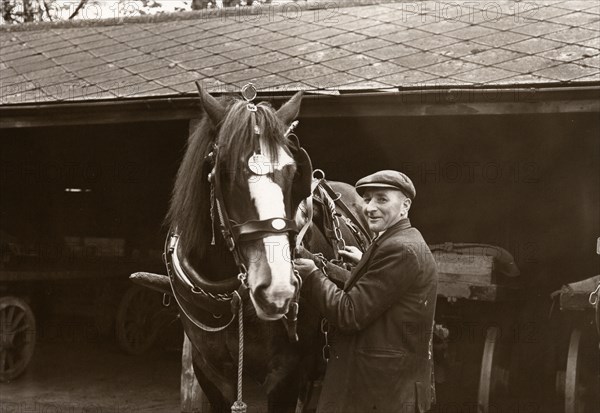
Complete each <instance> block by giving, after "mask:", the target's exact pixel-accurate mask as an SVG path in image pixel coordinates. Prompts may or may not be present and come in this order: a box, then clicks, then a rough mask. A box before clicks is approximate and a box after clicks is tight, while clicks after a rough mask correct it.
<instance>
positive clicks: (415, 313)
mask: <svg viewBox="0 0 600 413" xmlns="http://www.w3.org/2000/svg"><path fill="white" fill-rule="evenodd" d="M348 275H349V277H348V279H347V281H346V283H345V285H344V289H340V288H338V287H337V286H336V285H335V284H334V283H333V282H332V281H330V280H329V279H328V278H326V277H325V275H324V274H323V273H322V272H321V271H320V270H318V271H315V272H313V273H312V274H310V275H309V276H308V277H306V279H305V280H304V287H303V295H304V296H305V297H306V298H307V299H308V300H309V302H310V303H312V304H313V305H316V306H317V307H318V308H319V310H320V312H321V314H323V315H324V316H325V317H326V318H327V319H328V320H329V323H330V324H333V325H334V326H335V327H336V334H335V335H334V336H333V337H332V341H333V344H332V347H331V356H330V359H329V363H328V365H327V372H326V374H325V380H324V383H323V389H322V392H321V396H320V399H319V405H318V412H319V413H333V412H339V413H352V412H356V413H358V412H360V413H364V412H378V413H383V412H385V413H387V412H402V413H404V412H406V413H408V412H410V413H412V412H425V411H427V410H429V408H430V407H431V401H432V397H433V388H432V386H433V383H432V368H433V359H432V354H431V351H432V350H431V337H432V329H433V316H434V312H435V302H436V290H437V269H436V264H435V261H434V259H433V256H432V255H431V252H430V251H429V248H428V247H427V244H426V243H425V241H424V240H423V237H422V236H421V233H420V232H419V231H418V230H417V229H415V228H412V227H411V225H410V222H409V220H408V219H403V220H401V221H399V222H398V223H396V224H395V225H393V226H392V227H390V228H388V229H387V231H385V232H384V233H383V234H382V235H381V236H380V237H379V238H378V239H377V240H375V241H374V242H373V244H372V245H371V246H370V247H369V249H368V250H367V251H366V252H365V254H364V255H363V257H362V259H361V260H360V262H359V263H358V265H357V266H356V267H355V268H354V270H352V272H351V273H350V274H348Z"/></svg>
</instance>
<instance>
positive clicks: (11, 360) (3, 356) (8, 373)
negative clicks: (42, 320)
mask: <svg viewBox="0 0 600 413" xmlns="http://www.w3.org/2000/svg"><path fill="white" fill-rule="evenodd" d="M34 348H35V317H34V316H33V311H31V307H29V305H28V304H27V303H26V302H25V301H24V300H22V299H21V298H17V297H0V382H8V381H11V380H13V379H15V378H17V377H18V376H19V375H20V374H21V373H23V372H24V371H25V369H26V368H27V365H28V364H29V361H30V360H31V356H32V355H33V349H34Z"/></svg>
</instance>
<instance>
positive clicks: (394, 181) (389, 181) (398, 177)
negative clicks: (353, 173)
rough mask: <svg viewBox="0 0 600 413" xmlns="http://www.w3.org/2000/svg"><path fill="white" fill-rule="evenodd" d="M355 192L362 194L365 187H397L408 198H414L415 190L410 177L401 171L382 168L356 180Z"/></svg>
mask: <svg viewBox="0 0 600 413" xmlns="http://www.w3.org/2000/svg"><path fill="white" fill-rule="evenodd" d="M355 188H356V192H358V193H359V195H361V196H362V194H363V192H364V191H365V189H367V188H391V189H398V190H400V191H402V192H404V195H406V196H407V197H409V198H410V199H414V198H415V196H416V195H417V190H416V189H415V186H414V185H413V183H412V181H411V180H410V178H409V177H408V176H406V175H404V174H403V173H402V172H398V171H392V170H389V169H388V170H383V171H379V172H375V173H374V174H371V175H368V176H365V177H364V178H361V179H359V180H358V182H356V185H355Z"/></svg>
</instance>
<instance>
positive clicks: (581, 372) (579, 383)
mask: <svg viewBox="0 0 600 413" xmlns="http://www.w3.org/2000/svg"><path fill="white" fill-rule="evenodd" d="M599 354H600V353H599V348H598V337H597V336H596V333H595V331H592V330H591V329H585V330H583V329H581V328H575V329H573V331H572V332H571V338H570V340H569V353H568V356H567V369H566V371H565V386H564V391H565V393H564V397H565V413H587V412H596V411H598V410H597V409H598V406H599V405H600V401H599V398H598V393H599V391H600V380H599V375H600V361H599V357H600V356H599Z"/></svg>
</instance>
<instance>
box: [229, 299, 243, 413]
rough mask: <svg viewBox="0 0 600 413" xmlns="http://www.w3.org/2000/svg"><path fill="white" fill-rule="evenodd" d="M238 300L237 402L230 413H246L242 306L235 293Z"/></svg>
mask: <svg viewBox="0 0 600 413" xmlns="http://www.w3.org/2000/svg"><path fill="white" fill-rule="evenodd" d="M234 294H235V295H237V298H238V300H239V301H238V330H239V352H238V380H237V400H236V401H235V402H234V403H233V405H232V406H231V413H246V409H247V406H246V403H244V402H243V401H242V372H243V370H244V305H243V302H242V297H241V296H240V295H239V293H238V292H237V291H236V292H235V293H234Z"/></svg>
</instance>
